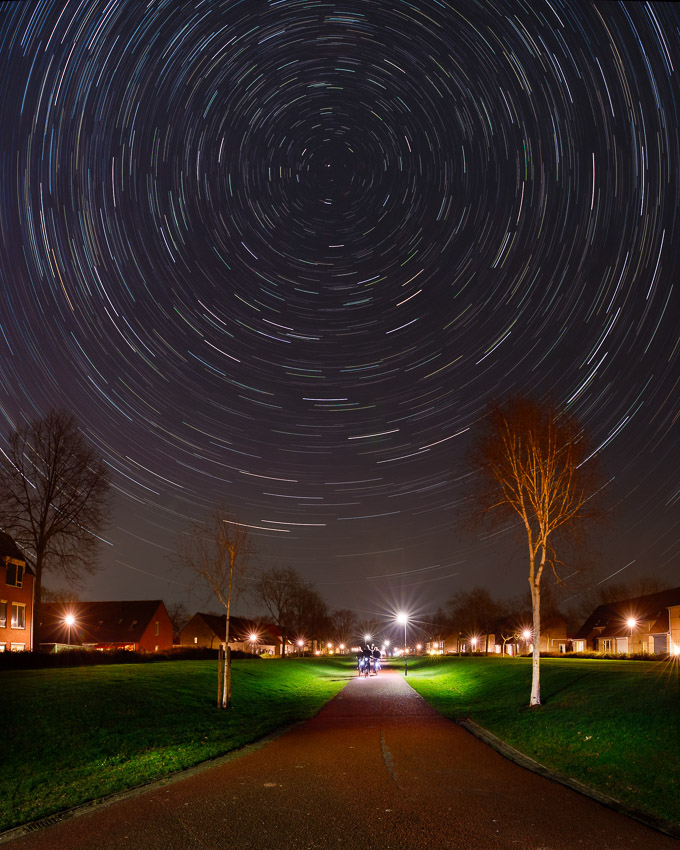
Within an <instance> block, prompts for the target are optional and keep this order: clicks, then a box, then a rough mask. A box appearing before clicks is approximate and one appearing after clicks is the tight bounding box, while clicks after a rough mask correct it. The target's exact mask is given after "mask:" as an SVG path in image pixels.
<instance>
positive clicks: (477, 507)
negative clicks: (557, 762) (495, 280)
mask: <svg viewBox="0 0 680 850" xmlns="http://www.w3.org/2000/svg"><path fill="white" fill-rule="evenodd" d="M469 459H470V461H471V464H472V467H473V470H474V471H475V472H476V476H475V478H474V480H475V482H476V485H473V486H475V489H474V491H473V494H472V498H473V504H474V512H475V514H476V516H477V517H478V518H480V519H487V518H490V517H493V518H494V519H495V520H496V521H498V522H501V523H504V522H507V521H508V519H513V518H514V519H517V518H519V520H520V529H522V532H523V534H525V535H526V543H527V547H528V555H529V575H528V581H529V589H530V591H531V605H532V625H533V631H532V636H531V640H532V643H533V653H532V678H531V698H530V702H529V704H530V705H531V706H537V705H540V704H541V684H540V642H541V579H542V578H543V576H544V572H545V569H546V567H548V568H549V569H551V570H552V571H553V572H554V574H555V576H556V577H557V578H558V580H559V574H558V567H559V566H560V565H562V564H564V563H565V561H564V560H563V559H564V557H565V556H564V548H567V547H574V546H576V547H579V546H582V545H583V543H584V540H585V538H584V534H583V532H584V529H585V527H586V521H588V520H593V519H599V518H602V516H603V511H602V509H601V508H600V507H599V504H598V502H599V500H598V498H597V496H598V494H599V492H600V490H601V486H600V478H599V474H598V465H597V459H596V457H595V456H594V454H593V453H592V452H591V451H590V449H589V447H588V440H587V437H586V434H585V432H584V430H583V428H582V427H581V426H580V424H579V423H578V421H577V420H576V419H575V418H574V417H572V416H570V415H569V414H567V413H565V412H562V411H558V410H557V409H556V408H554V407H552V406H550V405H543V404H539V403H538V402H536V401H533V400H531V399H527V398H511V399H509V400H508V401H506V402H505V403H503V404H491V405H490V406H489V410H488V414H487V416H486V418H485V419H484V421H483V422H482V424H481V426H480V427H479V429H478V432H477V434H476V435H475V437H474V438H473V442H472V444H471V448H470V456H469ZM558 546H559V547H560V555H559V556H558V553H557V548H558Z"/></svg>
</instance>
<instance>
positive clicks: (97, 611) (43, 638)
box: [40, 599, 172, 652]
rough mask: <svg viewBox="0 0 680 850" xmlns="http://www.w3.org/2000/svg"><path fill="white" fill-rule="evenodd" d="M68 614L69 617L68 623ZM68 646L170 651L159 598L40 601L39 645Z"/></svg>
mask: <svg viewBox="0 0 680 850" xmlns="http://www.w3.org/2000/svg"><path fill="white" fill-rule="evenodd" d="M69 615H70V616H71V617H72V618H73V619H72V622H71V623H70V624H69ZM68 645H71V646H82V647H84V648H87V649H100V650H110V649H129V650H131V651H133V652H162V651H163V650H167V649H171V648H172V622H171V621H170V617H169V616H168V612H167V611H166V610H165V605H164V604H163V602H162V601H161V600H160V599H153V600H146V599H145V600H138V601H119V602H71V603H63V602H43V603H42V605H41V606H40V646H41V647H43V648H55V649H60V648H63V647H66V646H68Z"/></svg>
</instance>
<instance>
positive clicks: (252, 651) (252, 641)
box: [250, 632, 257, 655]
mask: <svg viewBox="0 0 680 850" xmlns="http://www.w3.org/2000/svg"><path fill="white" fill-rule="evenodd" d="M256 643H257V635H256V634H255V632H251V633H250V654H251V655H255V644H256Z"/></svg>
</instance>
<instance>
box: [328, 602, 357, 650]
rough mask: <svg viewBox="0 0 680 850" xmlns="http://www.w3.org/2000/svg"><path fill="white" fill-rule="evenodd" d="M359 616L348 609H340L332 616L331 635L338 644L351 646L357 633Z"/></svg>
mask: <svg viewBox="0 0 680 850" xmlns="http://www.w3.org/2000/svg"><path fill="white" fill-rule="evenodd" d="M356 624H357V616H356V614H355V613H354V611H350V610H349V609H348V608H338V609H337V610H336V611H333V613H332V614H331V634H332V637H333V640H334V641H335V643H336V644H341V643H344V644H345V646H349V645H350V644H351V643H352V638H353V636H354V633H355V632H356Z"/></svg>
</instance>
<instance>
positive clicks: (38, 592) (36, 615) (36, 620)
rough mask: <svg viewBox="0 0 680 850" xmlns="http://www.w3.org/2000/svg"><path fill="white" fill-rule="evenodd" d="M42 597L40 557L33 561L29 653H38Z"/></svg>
mask: <svg viewBox="0 0 680 850" xmlns="http://www.w3.org/2000/svg"><path fill="white" fill-rule="evenodd" d="M41 597H42V557H41V556H38V557H37V558H36V559H35V578H34V579H33V611H32V612H31V651H32V652H40V602H41Z"/></svg>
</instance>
